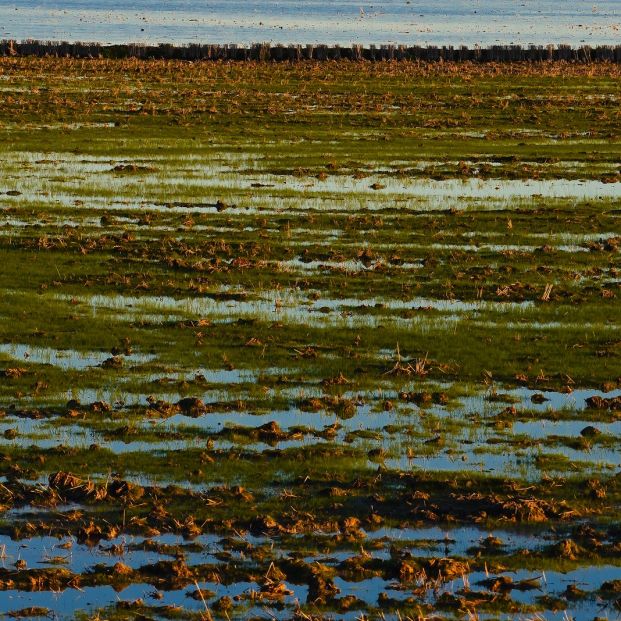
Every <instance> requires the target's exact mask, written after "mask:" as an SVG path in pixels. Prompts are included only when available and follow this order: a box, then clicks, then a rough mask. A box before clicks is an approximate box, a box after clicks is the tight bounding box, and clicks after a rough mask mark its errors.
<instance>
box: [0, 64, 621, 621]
mask: <svg viewBox="0 0 621 621" xmlns="http://www.w3.org/2000/svg"><path fill="white" fill-rule="evenodd" d="M619 72H620V69H619V67H612V66H604V65H598V66H584V67H579V66H563V65H539V66H532V67H530V68H529V67H519V66H510V65H505V66H485V67H483V66H469V65H449V64H443V65H437V66H433V67H432V66H424V65H414V64H408V63H400V64H382V65H379V64H378V65H365V64H347V63H341V64H332V63H325V64H299V65H295V66H289V65H267V64H235V65H221V64H209V63H206V64H197V65H191V64H173V63H155V62H154V63H149V62H135V61H118V62H104V61H96V60H93V61H84V62H76V61H72V60H68V59H65V60H51V59H48V60H25V59H2V60H0V265H1V269H0V290H1V292H2V295H0V337H1V338H0V412H1V414H2V417H1V418H0V444H1V446H0V474H1V476H2V479H1V482H0V505H1V506H0V511H1V513H0V556H2V561H3V565H2V567H0V589H2V593H1V594H0V595H1V596H0V613H3V614H9V615H11V616H14V617H19V616H22V617H29V618H30V617H36V616H37V615H40V616H53V617H59V618H67V619H72V618H78V619H87V618H91V619H97V618H99V619H135V618H140V619H210V618H212V617H213V618H217V617H223V618H253V617H254V618H260V619H270V618H271V619H292V618H296V619H324V618H326V619H327V618H330V619H360V618H368V619H380V618H381V619H397V618H401V619H407V618H411V619H422V618H448V619H452V618H475V617H476V616H477V615H478V618H481V619H487V618H494V619H497V618H501V619H515V618H519V619H536V618H537V619H538V618H543V619H592V618H595V617H599V618H604V619H605V618H609V619H613V618H616V617H617V615H618V611H619V608H620V606H621V599H620V598H621V562H620V559H621V554H620V552H621V528H620V527H619V517H620V503H621V479H620V478H619V474H620V472H621V471H620V464H619V456H620V455H621V440H620V438H621V384H620V381H621V380H620V378H621V337H620V336H619V334H620V333H619V328H620V327H621V326H620V324H621V313H620V310H619V297H620V295H621V290H620V286H619V284H620V282H621V255H620V254H619V249H620V248H621V185H620V183H619V181H620V180H621V161H620V160H621V156H620V152H621V151H620V144H619V137H620V136H621V132H620V118H619V98H620V96H621V82H620V81H619V78H620V77H621V76H620V75H619Z"/></svg>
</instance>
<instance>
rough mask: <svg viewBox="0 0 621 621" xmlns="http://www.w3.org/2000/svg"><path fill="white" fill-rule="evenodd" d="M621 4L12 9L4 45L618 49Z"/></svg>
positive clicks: (158, 2) (233, 1)
mask: <svg viewBox="0 0 621 621" xmlns="http://www.w3.org/2000/svg"><path fill="white" fill-rule="evenodd" d="M620 24H621V2H619V1H618V0H615V1H610V0H608V1H605V2H592V1H585V0H566V1H563V2H558V1H551V0H543V1H534V0H521V1H514V0H444V1H439V0H436V1H435V2H432V3H431V2H424V1H421V0H384V1H382V2H376V3H368V2H360V1H357V0H356V1H352V0H344V1H336V0H304V1H300V0H278V1H268V0H245V1H241V0H197V1H193V2H189V1H188V0H170V1H165V0H135V1H134V2H132V3H131V4H129V3H127V2H121V1H120V0H99V1H98V2H97V3H93V2H90V1H88V0H54V1H52V0H38V1H34V0H13V1H10V2H8V3H6V4H3V5H2V6H0V38H3V39H16V40H23V39H41V40H57V41H59V40H65V41H97V42H101V43H128V42H140V43H175V44H183V43H220V44H226V43H234V44H239V45H248V44H251V43H261V42H269V43H273V44H278V43H282V44H292V43H299V44H314V43H328V44H340V45H349V44H353V43H358V44H365V45H370V44H388V43H395V44H406V45H468V46H475V45H482V46H489V45H498V44H501V45H511V44H515V45H531V44H533V45H546V44H557V45H558V44H569V45H572V46H580V45H614V44H619V43H621V25H620Z"/></svg>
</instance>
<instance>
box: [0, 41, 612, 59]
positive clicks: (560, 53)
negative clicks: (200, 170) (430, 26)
mask: <svg viewBox="0 0 621 621" xmlns="http://www.w3.org/2000/svg"><path fill="white" fill-rule="evenodd" d="M0 56H39V57H43V56H55V57H70V58H110V59H113V58H139V59H160V60H162V59H170V60H211V61H219V60H224V61H249V60H250V61H252V60H254V61H273V62H297V61H303V60H319V61H325V60H355V61H358V60H367V61H391V60H397V61H398V60H410V61H425V62H440V61H446V62H479V63H486V62H543V61H566V62H574V63H599V62H610V63H621V45H598V46H595V47H590V46H587V45H584V46H580V47H572V46H570V45H530V46H521V45H492V46H488V47H466V46H458V47H454V46H442V47H440V46H435V45H428V46H419V45H379V46H375V45H369V46H363V45H351V46H340V45H271V44H269V43H260V44H254V45H250V46H241V45H235V44H227V45H213V44H198V43H196V44H195V43H190V44H186V45H173V44H166V43H162V44H158V45H144V44H139V43H127V44H115V45H104V44H101V43H80V42H74V43H69V42H65V41H34V40H33V41H30V40H28V41H12V40H7V39H5V40H2V41H0Z"/></svg>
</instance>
